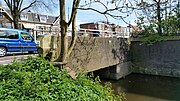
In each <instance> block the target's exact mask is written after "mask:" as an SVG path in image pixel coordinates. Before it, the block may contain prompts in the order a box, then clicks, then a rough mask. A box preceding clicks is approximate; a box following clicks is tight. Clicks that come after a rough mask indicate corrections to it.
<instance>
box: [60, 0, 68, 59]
mask: <svg viewBox="0 0 180 101" xmlns="http://www.w3.org/2000/svg"><path fill="white" fill-rule="evenodd" d="M59 3H60V19H61V20H60V25H61V26H60V27H61V51H60V62H67V53H68V36H67V29H68V24H67V23H66V13H65V0H59Z"/></svg>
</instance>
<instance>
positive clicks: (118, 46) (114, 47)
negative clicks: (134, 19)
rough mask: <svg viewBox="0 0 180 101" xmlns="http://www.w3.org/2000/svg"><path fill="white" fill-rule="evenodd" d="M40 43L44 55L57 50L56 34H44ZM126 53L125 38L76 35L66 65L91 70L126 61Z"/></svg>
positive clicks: (127, 45)
mask: <svg viewBox="0 0 180 101" xmlns="http://www.w3.org/2000/svg"><path fill="white" fill-rule="evenodd" d="M59 44H60V43H59ZM40 45H41V48H42V52H41V53H43V54H44V56H45V55H46V54H47V53H48V52H49V51H51V50H55V51H57V50H59V49H57V36H44V37H43V38H42V39H41V42H40ZM128 53H129V44H128V41H127V40H126V39H117V38H100V37H98V38H97V37H78V38H77V41H76V44H75V47H74V49H73V52H72V53H71V55H70V58H69V61H68V64H67V66H69V67H71V68H78V69H79V70H82V71H87V72H91V71H95V70H99V69H101V68H106V67H110V66H113V65H118V64H121V63H124V62H128V61H129V59H128ZM57 54H59V53H58V52H55V55H54V56H53V58H57V57H56V56H58V55H57ZM53 58H51V60H52V61H54V59H53Z"/></svg>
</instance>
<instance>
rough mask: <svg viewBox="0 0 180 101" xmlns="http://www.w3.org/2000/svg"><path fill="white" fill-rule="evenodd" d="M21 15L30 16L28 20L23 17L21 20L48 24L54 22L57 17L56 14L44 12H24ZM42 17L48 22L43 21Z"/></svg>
mask: <svg viewBox="0 0 180 101" xmlns="http://www.w3.org/2000/svg"><path fill="white" fill-rule="evenodd" d="M21 15H26V16H28V20H23V19H22V20H21V21H28V22H37V23H46V24H53V22H54V21H55V20H56V19H57V18H56V17H55V16H49V15H43V14H38V13H32V12H22V13H21ZM41 18H45V19H46V22H44V21H41Z"/></svg>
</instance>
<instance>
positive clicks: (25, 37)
mask: <svg viewBox="0 0 180 101" xmlns="http://www.w3.org/2000/svg"><path fill="white" fill-rule="evenodd" d="M21 37H22V39H23V40H32V37H31V36H30V35H29V34H28V33H24V32H21Z"/></svg>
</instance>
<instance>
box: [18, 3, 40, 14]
mask: <svg viewBox="0 0 180 101" xmlns="http://www.w3.org/2000/svg"><path fill="white" fill-rule="evenodd" d="M36 2H37V1H36V0H34V1H33V2H32V3H30V4H29V5H28V6H27V7H24V8H23V9H21V11H20V12H22V11H24V10H26V9H28V8H30V7H32V5H34V4H35V3H36Z"/></svg>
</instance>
